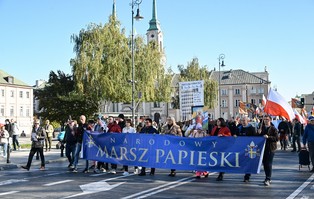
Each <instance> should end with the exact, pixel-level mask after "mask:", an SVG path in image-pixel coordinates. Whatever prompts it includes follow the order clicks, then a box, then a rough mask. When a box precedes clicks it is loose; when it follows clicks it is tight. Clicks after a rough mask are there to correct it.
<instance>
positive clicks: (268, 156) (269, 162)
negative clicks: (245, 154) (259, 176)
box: [263, 150, 275, 180]
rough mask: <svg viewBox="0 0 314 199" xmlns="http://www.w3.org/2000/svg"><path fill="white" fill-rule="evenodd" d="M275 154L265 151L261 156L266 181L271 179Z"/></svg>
mask: <svg viewBox="0 0 314 199" xmlns="http://www.w3.org/2000/svg"><path fill="white" fill-rule="evenodd" d="M274 155H275V153H274V152H272V151H269V150H265V152H264V156H263V166H264V171H265V175H266V180H270V179H271V174H272V169H273V159H274Z"/></svg>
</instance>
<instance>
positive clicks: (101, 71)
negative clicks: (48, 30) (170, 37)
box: [71, 17, 169, 102]
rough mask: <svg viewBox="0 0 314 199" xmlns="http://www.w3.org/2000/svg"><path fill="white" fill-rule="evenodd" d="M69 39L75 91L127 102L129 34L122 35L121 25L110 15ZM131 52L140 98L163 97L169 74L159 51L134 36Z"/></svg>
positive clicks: (95, 98)
mask: <svg viewBox="0 0 314 199" xmlns="http://www.w3.org/2000/svg"><path fill="white" fill-rule="evenodd" d="M72 41H73V42H74V44H75V45H74V52H75V53H76V57H75V58H74V59H72V60H71V65H72V70H73V75H74V81H75V85H76V90H77V92H78V93H80V94H84V95H85V96H90V97H91V99H94V100H96V101H98V102H100V101H101V100H106V101H112V102H131V100H132V99H131V98H132V91H131V90H132V89H131V88H132V87H131V84H130V83H128V82H129V81H130V80H131V79H132V59H131V58H132V57H131V48H130V46H131V38H127V37H126V36H125V31H124V29H122V31H120V22H119V21H117V20H116V18H114V17H110V18H109V22H108V23H107V24H105V25H104V26H102V25H96V24H91V25H89V26H88V27H87V29H86V30H84V29H83V30H81V31H80V33H79V35H73V36H72ZM134 55H135V56H134V58H135V59H134V60H135V62H134V63H135V64H134V65H135V67H134V68H135V81H136V91H137V92H139V91H140V92H141V93H142V98H141V100H142V101H156V100H159V101H163V100H165V98H166V96H167V95H165V94H167V92H169V91H168V90H167V89H164V87H165V84H167V83H168V79H169V78H167V75H165V71H164V68H163V66H162V64H161V62H160V58H161V53H160V52H159V51H158V49H157V48H155V47H154V44H153V43H152V44H149V45H146V44H145V43H144V40H143V38H141V37H136V38H135V48H134ZM157 81H158V84H157V83H156V82H157ZM158 92H159V93H158ZM135 97H136V98H137V95H135ZM136 100H139V99H136Z"/></svg>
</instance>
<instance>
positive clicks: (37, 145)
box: [32, 141, 44, 149]
mask: <svg viewBox="0 0 314 199" xmlns="http://www.w3.org/2000/svg"><path fill="white" fill-rule="evenodd" d="M32 147H33V148H36V149H38V148H43V147H44V146H43V144H42V142H41V141H36V142H33V144H32Z"/></svg>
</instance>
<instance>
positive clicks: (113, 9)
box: [112, 0, 117, 18]
mask: <svg viewBox="0 0 314 199" xmlns="http://www.w3.org/2000/svg"><path fill="white" fill-rule="evenodd" d="M116 13H117V12H116V0H113V5H112V17H113V18H116Z"/></svg>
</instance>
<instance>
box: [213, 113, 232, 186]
mask: <svg viewBox="0 0 314 199" xmlns="http://www.w3.org/2000/svg"><path fill="white" fill-rule="evenodd" d="M211 136H218V137H223V136H231V131H230V129H229V128H228V127H227V124H226V122H225V119H224V118H221V117H220V118H218V119H217V121H216V126H215V127H214V128H213V130H212V132H211ZM224 174H225V172H220V173H219V175H218V177H217V178H216V180H217V181H222V180H223V177H224Z"/></svg>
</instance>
